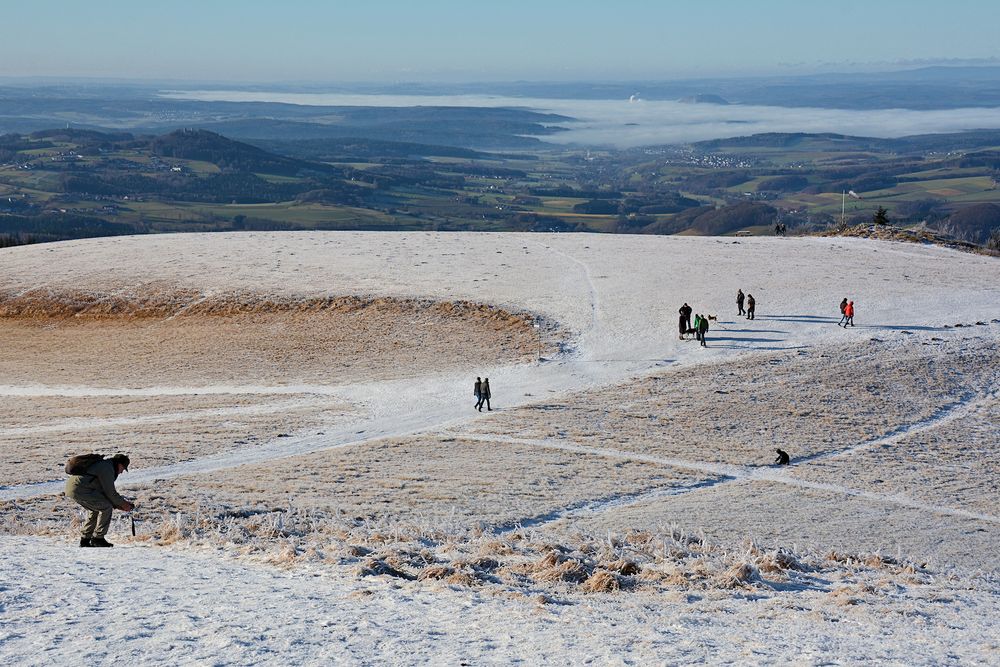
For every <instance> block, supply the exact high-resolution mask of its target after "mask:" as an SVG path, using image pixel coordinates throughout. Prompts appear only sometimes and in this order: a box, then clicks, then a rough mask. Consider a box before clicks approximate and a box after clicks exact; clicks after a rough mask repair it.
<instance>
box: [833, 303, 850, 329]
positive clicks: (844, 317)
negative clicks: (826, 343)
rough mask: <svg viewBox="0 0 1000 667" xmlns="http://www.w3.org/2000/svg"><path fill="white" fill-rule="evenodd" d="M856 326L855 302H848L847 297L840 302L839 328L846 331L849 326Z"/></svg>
mask: <svg viewBox="0 0 1000 667" xmlns="http://www.w3.org/2000/svg"><path fill="white" fill-rule="evenodd" d="M848 325H850V326H852V327H853V326H854V302H853V301H848V300H847V297H846V296H845V297H844V300H843V301H841V302H840V321H839V322H837V326H842V327H844V328H845V329H846V328H847V326H848Z"/></svg>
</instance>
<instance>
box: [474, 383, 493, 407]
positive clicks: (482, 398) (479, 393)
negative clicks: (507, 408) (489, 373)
mask: <svg viewBox="0 0 1000 667" xmlns="http://www.w3.org/2000/svg"><path fill="white" fill-rule="evenodd" d="M472 394H473V395H474V396H475V397H476V409H477V410H479V411H480V412H482V411H483V404H484V403H485V404H486V410H487V411H492V410H493V408H491V407H490V395H491V394H490V379H489V378H486V379H485V380H483V379H480V378H478V377H477V378H476V384H475V386H474V387H473V388H472Z"/></svg>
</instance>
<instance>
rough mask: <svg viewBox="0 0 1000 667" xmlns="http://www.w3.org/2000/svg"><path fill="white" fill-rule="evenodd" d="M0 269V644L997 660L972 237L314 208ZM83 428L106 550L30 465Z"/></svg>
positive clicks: (994, 368)
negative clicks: (748, 305)
mask: <svg viewBox="0 0 1000 667" xmlns="http://www.w3.org/2000/svg"><path fill="white" fill-rule="evenodd" d="M0 266H2V271H0V341H2V342H3V345H4V347H5V348H6V349H11V350H17V351H18V353H17V354H9V355H6V356H5V357H4V358H3V359H0V420H2V421H0V451H2V452H3V455H4V460H5V461H8V469H9V470H10V471H11V474H12V475H13V477H9V482H8V483H7V484H6V485H5V486H2V487H0V508H2V509H3V516H4V519H3V521H2V523H0V531H2V533H3V537H2V538H0V551H2V552H3V558H4V563H5V565H7V566H5V567H4V568H3V569H2V574H0V577H2V578H0V605H2V607H3V610H4V611H3V613H4V618H3V624H2V626H0V632H2V634H0V660H2V661H5V662H9V663H11V664H15V663H16V664H64V663H69V662H74V661H76V660H78V659H79V656H80V646H86V647H87V648H86V650H87V651H88V652H90V653H91V654H92V655H94V656H95V657H96V659H97V660H98V661H99V662H110V661H112V660H125V661H126V662H128V663H136V664H161V663H182V664H183V663H196V664H201V663H205V662H211V663H220V664H262V663H265V664H289V663H295V664H322V663H326V662H329V661H331V660H334V661H343V662H348V663H369V662H372V663H384V664H417V663H426V662H446V663H463V662H464V663H469V664H473V663H476V664H478V663H482V662H497V663H509V662H512V661H515V660H525V661H528V662H532V663H535V662H549V663H556V664H566V663H574V664H576V663H579V662H583V661H586V660H593V661H596V662H599V663H602V664H605V663H608V664H616V663H621V664H625V663H633V664H634V663H660V662H689V661H694V660H708V661H711V662H805V663H810V664H811V663H813V662H860V661H863V660H866V659H877V660H885V661H890V662H910V663H912V662H916V663H926V664H935V663H940V662H952V661H954V662H963V663H977V662H979V663H983V664H989V663H992V662H995V661H996V660H997V659H998V656H1000V640H998V638H997V635H996V634H995V632H993V631H992V627H993V626H994V625H996V623H997V621H998V620H1000V615H998V613H997V611H998V604H997V599H998V597H997V596H998V593H1000V589H998V588H997V583H996V582H997V573H998V572H1000V562H998V560H997V556H996V554H997V553H1000V551H998V548H1000V537H998V532H997V531H998V527H1000V512H998V511H997V503H996V500H997V498H998V497H1000V491H998V485H1000V468H998V467H997V461H998V460H1000V451H998V449H997V448H998V445H997V442H998V440H1000V438H998V436H1000V427H998V426H997V424H1000V352H998V347H1000V346H998V345H997V342H998V340H1000V261H997V260H996V259H994V258H989V257H983V256H977V255H969V254H963V253H959V252H955V251H950V250H945V249H942V248H937V247H932V246H918V245H913V244H900V243H889V242H878V241H869V240H863V239H838V238H832V239H821V238H802V239H799V238H789V239H784V238H782V239H763V238H761V239H757V238H751V239H735V240H734V239H727V238H679V237H634V236H595V235H575V234H572V235H538V234H523V235H522V234H503V235H494V234H464V235H463V234H435V233H413V234H382V233H332V232H331V233H327V232H317V233H273V234H270V233H268V234H264V233H247V234H236V235H231V234H213V235H172V236H150V237H125V238H112V239H99V240H88V241H74V242H68V243H60V244H50V245H39V246H22V247H17V248H9V249H4V250H0ZM737 288H741V289H742V290H743V291H744V292H746V293H748V294H752V295H753V296H754V297H755V299H756V301H757V309H756V318H755V319H753V320H747V319H745V318H743V317H738V316H737V315H736V312H735V310H736V304H735V294H736V290H737ZM845 297H846V298H849V299H852V300H854V301H855V304H856V310H857V315H856V317H855V323H856V326H855V327H853V328H848V329H844V328H842V327H839V326H837V321H838V319H839V312H838V309H837V304H838V303H839V302H840V300H841V299H842V298H845ZM685 302H687V303H689V304H690V305H691V306H692V307H693V309H694V311H695V312H696V313H701V314H705V315H711V316H713V318H714V319H712V320H711V323H710V330H709V333H708V336H707V338H708V340H707V343H708V344H707V346H706V347H701V346H699V345H698V344H697V343H696V342H695V341H693V340H680V339H679V337H678V334H677V318H678V315H677V309H678V308H679V306H680V305H681V304H683V303H685ZM476 376H483V377H487V376H488V377H489V378H490V383H491V385H492V388H493V403H492V407H493V408H494V409H493V410H492V411H491V412H483V413H480V412H478V411H476V410H474V409H473V402H474V399H473V397H472V395H471V392H472V382H473V381H474V380H475V378H476ZM776 446H781V447H783V448H784V449H786V450H788V451H789V452H790V453H791V454H792V458H793V464H794V465H793V466H791V467H790V468H788V469H778V468H773V467H770V466H768V465H767V464H769V463H770V461H771V459H773V457H774V453H773V450H774V448H775V447H776ZM91 449H93V450H97V451H107V452H114V451H119V450H122V451H129V452H130V453H131V455H132V458H133V462H134V463H133V466H132V469H131V470H130V472H128V473H127V474H125V475H123V476H122V477H121V478H120V479H119V488H120V489H121V490H122V491H123V492H124V493H125V494H126V495H127V496H130V497H135V498H137V500H138V504H139V510H138V512H137V517H138V518H139V521H138V524H137V525H138V535H137V537H136V538H134V539H133V538H131V536H130V535H129V534H128V531H127V530H126V529H125V526H124V524H123V523H121V522H119V523H117V524H116V528H115V529H114V530H113V534H112V538H113V539H112V541H118V544H119V546H118V547H116V548H115V549H113V550H80V549H77V548H75V546H74V545H73V543H74V538H73V532H72V529H71V525H70V524H71V520H72V521H73V522H76V521H78V520H79V516H78V514H77V512H76V511H75V510H74V508H73V507H71V506H70V503H69V502H68V501H67V500H65V499H64V498H62V497H61V495H60V492H61V489H62V480H63V475H62V474H61V472H60V468H61V466H62V463H63V462H64V460H65V458H66V456H67V455H69V454H72V453H77V452H80V451H84V450H91ZM915 628H916V631H917V632H916V635H915V634H914V633H915Z"/></svg>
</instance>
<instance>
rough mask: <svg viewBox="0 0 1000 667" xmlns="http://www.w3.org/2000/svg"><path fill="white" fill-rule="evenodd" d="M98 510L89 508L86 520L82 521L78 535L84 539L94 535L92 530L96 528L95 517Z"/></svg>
mask: <svg viewBox="0 0 1000 667" xmlns="http://www.w3.org/2000/svg"><path fill="white" fill-rule="evenodd" d="M99 514H100V512H98V511H96V510H90V513H89V514H87V520H86V521H85V522H84V523H83V528H82V529H81V530H80V537H82V538H83V539H85V540H89V539H90V538H92V537H93V536H94V530H96V529H97V517H98V515H99Z"/></svg>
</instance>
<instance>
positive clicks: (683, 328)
mask: <svg viewBox="0 0 1000 667" xmlns="http://www.w3.org/2000/svg"><path fill="white" fill-rule="evenodd" d="M677 312H678V313H680V319H678V320H677V330H678V333H679V334H680V339H681V340H684V336H687V335H690V334H694V337H695V340H697V341H699V342H700V343H701V346H702V347H708V346H707V345H706V344H705V334H706V333H708V316H707V315H701V314H696V315H695V316H694V323H693V324H692V322H691V314H692V313H694V309H693V308H692V307H691V306H689V305H687V303H685V304H684V305H683V306H681V308H680V310H679V311H677Z"/></svg>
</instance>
